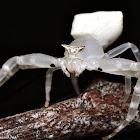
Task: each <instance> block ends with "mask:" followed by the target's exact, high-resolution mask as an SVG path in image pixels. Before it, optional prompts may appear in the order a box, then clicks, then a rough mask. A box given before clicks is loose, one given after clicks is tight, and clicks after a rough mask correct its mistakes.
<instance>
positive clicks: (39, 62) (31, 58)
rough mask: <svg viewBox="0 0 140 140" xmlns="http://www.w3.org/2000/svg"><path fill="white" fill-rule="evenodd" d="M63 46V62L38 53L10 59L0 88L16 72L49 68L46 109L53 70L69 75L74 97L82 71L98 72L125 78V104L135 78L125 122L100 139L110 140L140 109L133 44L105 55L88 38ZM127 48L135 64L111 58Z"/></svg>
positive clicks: (138, 73)
mask: <svg viewBox="0 0 140 140" xmlns="http://www.w3.org/2000/svg"><path fill="white" fill-rule="evenodd" d="M62 46H63V47H64V48H65V53H64V57H63V58H55V57H52V56H49V55H45V54H38V53H37V54H27V55H23V56H15V57H12V58H10V59H9V60H7V61H6V62H5V63H4V65H3V66H2V68H1V69H0V86H2V85H3V84H4V83H5V82H6V81H7V80H8V79H9V78H10V77H11V76H13V75H14V74H15V73H16V72H17V71H18V70H19V69H32V68H49V69H48V71H47V73H46V84H45V91H46V102H45V106H46V107H47V106H48V105H49V101H50V95H49V94H50V91H51V84H52V76H53V72H54V71H55V70H58V69H61V70H62V71H63V72H64V73H65V74H66V76H67V77H70V75H71V74H72V76H71V80H72V83H73V85H74V88H75V90H76V93H77V94H78V93H79V92H80V91H79V88H78V85H77V79H76V77H77V76H79V75H80V74H81V73H82V72H83V71H84V70H85V69H87V70H89V71H91V70H98V71H102V72H105V73H110V74H115V75H123V76H125V91H126V96H125V98H124V101H126V100H127V98H128V97H129V94H130V92H131V77H136V78H138V81H137V83H136V86H135V88H134V93H133V96H132V100H131V103H130V107H129V111H128V114H127V117H126V119H125V120H124V121H123V122H122V123H121V124H120V126H118V127H117V128H116V129H115V130H114V132H113V133H112V134H110V135H109V136H106V137H104V138H103V139H104V140H107V139H109V138H111V137H113V136H114V135H116V134H117V133H118V132H119V131H121V130H122V129H123V128H124V127H125V126H126V125H127V124H129V123H130V122H131V121H132V120H133V119H134V117H135V115H136V112H137V108H138V106H139V102H140V63H138V62H139V61H140V53H139V50H138V48H137V47H136V46H135V45H134V44H132V43H125V44H122V45H120V46H118V47H116V48H115V49H112V50H110V51H109V52H107V53H104V51H103V48H102V46H101V45H100V44H99V43H98V41H97V40H95V39H93V38H92V37H90V36H83V37H80V38H78V39H76V40H74V41H73V42H72V43H71V44H70V45H65V44H63V45H62ZM129 48H130V49H131V50H132V52H133V54H134V55H135V58H136V60H137V61H138V62H135V61H131V60H128V59H123V58H114V57H116V56H117V55H119V54H121V53H123V52H124V51H126V50H127V49H129ZM74 75H75V76H74Z"/></svg>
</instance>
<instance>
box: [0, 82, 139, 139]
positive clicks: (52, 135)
mask: <svg viewBox="0 0 140 140" xmlns="http://www.w3.org/2000/svg"><path fill="white" fill-rule="evenodd" d="M123 95H124V86H123V85H122V84H119V83H111V82H107V81H104V80H96V81H95V82H94V83H92V84H91V86H90V87H88V88H87V89H86V91H85V92H84V93H82V94H81V95H80V96H79V97H76V98H72V99H69V100H65V101H62V102H59V103H56V104H54V105H52V106H50V107H48V108H44V107H42V108H39V109H35V110H31V111H28V112H25V113H21V114H17V115H14V116H10V117H6V118H3V119H0V138H1V139H2V138H5V137H12V138H13V139H14V138H17V139H20V140H22V139H26V140H29V139H37V138H39V139H66V138H67V139H69V138H73V137H84V136H87V135H99V134H104V133H105V132H109V131H112V130H114V128H116V127H117V126H118V125H119V124H120V122H122V121H123V120H124V119H125V117H126V114H127V109H128V106H129V102H130V99H131V97H130V98H129V99H128V102H127V103H126V105H125V106H122V99H123ZM139 114H140V113H138V115H137V117H136V118H135V120H134V121H133V122H132V123H131V124H130V125H129V126H127V127H126V128H125V130H135V129H137V128H139V127H140V117H139Z"/></svg>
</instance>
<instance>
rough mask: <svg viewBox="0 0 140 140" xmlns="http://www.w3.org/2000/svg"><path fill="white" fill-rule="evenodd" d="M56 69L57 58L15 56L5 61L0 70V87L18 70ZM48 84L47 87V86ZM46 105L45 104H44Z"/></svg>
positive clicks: (47, 99) (49, 73)
mask: <svg viewBox="0 0 140 140" xmlns="http://www.w3.org/2000/svg"><path fill="white" fill-rule="evenodd" d="M54 67H55V69H57V68H58V67H59V64H58V62H57V58H55V57H52V56H48V55H44V54H28V55H23V56H15V57H12V58H10V59H9V60H7V61H6V62H5V63H4V65H3V66H2V68H1V69H0V86H2V85H3V84H4V83H5V82H6V81H7V80H8V79H9V78H10V77H11V76H12V75H14V74H15V73H16V72H17V71H18V70H19V69H32V68H54ZM51 71H53V70H49V71H48V76H47V81H46V93H47V94H46V102H49V100H50V99H49V95H48V94H49V90H48V88H50V86H51V79H52V78H51V77H52V76H51V73H52V72H51ZM47 84H48V86H47ZM46 105H47V103H46Z"/></svg>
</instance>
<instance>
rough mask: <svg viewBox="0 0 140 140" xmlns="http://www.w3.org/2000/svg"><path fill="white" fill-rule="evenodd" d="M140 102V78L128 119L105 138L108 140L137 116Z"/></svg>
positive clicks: (104, 139)
mask: <svg viewBox="0 0 140 140" xmlns="http://www.w3.org/2000/svg"><path fill="white" fill-rule="evenodd" d="M139 104H140V79H139V80H138V81H137V84H136V86H135V88H134V93H133V96H132V100H131V103H130V107H129V111H128V114H127V117H126V119H125V120H124V121H123V122H122V123H121V124H120V125H119V126H118V127H117V128H116V129H115V130H114V131H113V133H112V134H110V135H108V136H106V137H104V138H103V140H108V139H110V138H112V137H113V136H115V135H116V134H117V133H118V132H120V131H121V130H122V129H123V128H124V127H126V125H128V124H129V123H130V122H131V121H132V120H133V119H134V118H135V116H136V113H137V109H138V107H139Z"/></svg>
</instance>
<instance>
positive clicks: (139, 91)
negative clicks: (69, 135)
mask: <svg viewBox="0 0 140 140" xmlns="http://www.w3.org/2000/svg"><path fill="white" fill-rule="evenodd" d="M98 65H99V67H100V68H101V69H102V70H103V72H106V73H110V74H116V75H124V76H126V77H127V79H126V81H127V82H128V83H129V84H130V77H136V78H138V81H137V84H136V86H135V88H134V93H133V96H132V99H131V103H130V107H129V111H128V114H127V117H126V119H125V120H124V121H123V122H122V123H121V124H120V125H119V126H118V127H117V128H116V129H115V130H114V131H113V133H112V134H110V135H109V136H106V137H104V138H103V140H108V139H109V138H111V137H113V136H114V135H116V134H117V133H118V132H120V131H121V130H122V129H123V128H124V127H125V126H126V125H128V124H129V123H130V122H131V121H132V120H133V119H134V118H135V116H136V113H137V109H138V106H139V104H140V63H138V62H134V61H131V60H127V59H121V58H114V59H107V60H106V59H105V60H101V61H99V62H98ZM129 87H130V86H128V88H129ZM129 90H130V89H129ZM129 90H128V91H129Z"/></svg>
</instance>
